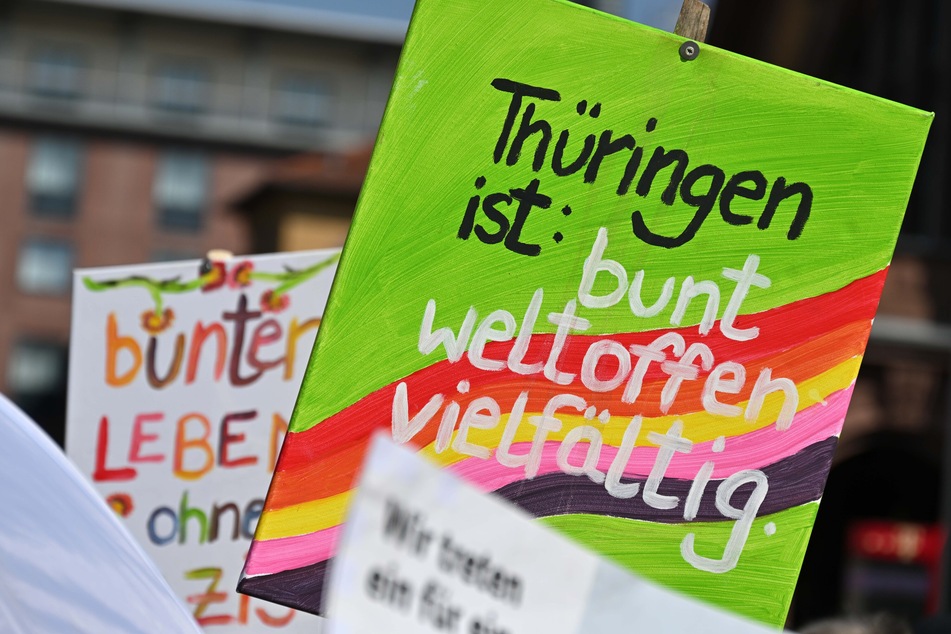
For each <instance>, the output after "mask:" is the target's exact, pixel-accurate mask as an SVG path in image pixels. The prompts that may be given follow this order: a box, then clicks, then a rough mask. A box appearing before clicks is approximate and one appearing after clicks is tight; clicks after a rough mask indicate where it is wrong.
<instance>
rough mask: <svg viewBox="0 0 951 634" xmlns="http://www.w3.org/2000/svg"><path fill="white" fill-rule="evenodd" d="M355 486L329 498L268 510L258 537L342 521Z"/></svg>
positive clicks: (313, 529) (289, 534)
mask: <svg viewBox="0 0 951 634" xmlns="http://www.w3.org/2000/svg"><path fill="white" fill-rule="evenodd" d="M352 494H353V489H351V490H350V491H345V492H343V493H338V494H337V495H332V496H330V497H329V498H323V499H320V500H314V501H313V502H304V503H303V504H297V505H295V506H288V507H285V508H282V509H277V510H272V511H267V512H265V513H263V514H262V515H261V519H260V520H259V521H258V529H257V532H256V533H255V535H254V537H255V539H257V540H265V539H280V538H281V537H295V536H297V535H305V534H307V533H316V532H317V531H321V530H324V529H325V528H330V527H332V526H337V525H338V524H342V523H343V520H344V517H345V516H346V514H347V507H348V506H349V504H350V496H351V495H352Z"/></svg>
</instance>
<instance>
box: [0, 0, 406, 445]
mask: <svg viewBox="0 0 951 634" xmlns="http://www.w3.org/2000/svg"><path fill="white" fill-rule="evenodd" d="M310 5H311V6H309V7H307V8H304V7H303V6H300V7H298V6H295V5H294V3H293V2H289V3H285V5H283V6H279V5H275V4H273V3H259V2H249V1H246V0H234V1H230V0H229V1H227V2H200V1H199V2H179V1H177V0H168V1H165V0H162V1H155V0H88V1H86V0H70V1H66V0H62V1H56V2H53V1H46V0H8V1H5V2H2V3H0V166H2V169H0V193H2V196H0V223H2V227H3V231H2V232H0V392H3V393H5V394H8V395H10V396H12V397H13V398H14V399H15V400H17V401H18V402H19V403H20V404H21V405H23V406H24V407H25V408H26V409H27V410H28V411H29V412H30V413H31V414H32V415H34V417H35V418H37V420H38V421H39V422H40V423H41V424H43V425H44V426H45V427H46V428H47V430H48V431H50V432H51V434H52V435H53V436H54V437H55V438H56V439H57V440H60V439H61V437H62V436H61V435H62V424H63V422H62V421H63V412H64V407H65V371H66V348H67V340H68V336H69V311H70V301H69V300H70V286H71V282H72V278H71V272H72V269H73V268H74V267H89V266H102V265H113V264H129V263H139V262H148V261H160V260H169V259H180V258H189V257H200V256H201V255H203V254H204V253H205V252H206V251H207V250H208V249H210V248H225V249H229V250H232V251H234V252H238V253H241V252H249V251H251V250H252V249H253V246H254V245H253V241H252V227H251V226H250V224H249V222H248V219H247V217H246V216H243V215H240V214H235V213H233V212H232V211H231V207H230V205H231V203H232V202H233V201H234V199H235V198H236V197H239V196H241V195H242V192H245V191H247V190H248V189H249V188H251V187H253V185H254V183H257V182H259V181H260V180H261V179H262V177H263V176H264V175H266V174H268V173H270V170H271V169H272V166H273V165H274V164H275V161H280V160H281V159H283V158H284V157H287V156H290V155H292V154H295V153H298V152H300V151H301V150H308V151H315V150H316V151H320V152H323V153H327V154H334V153H336V152H341V151H344V150H345V149H347V148H351V147H366V146H368V145H369V144H370V143H371V142H372V139H373V138H374V135H375V133H376V129H377V127H378V125H379V120H380V118H381V116H382V112H383V108H384V105H385V102H386V97H387V95H388V93H389V88H390V84H391V83H392V78H393V74H394V72H395V68H396V62H397V59H398V55H399V46H400V43H401V42H402V38H403V35H404V33H405V29H406V24H407V19H408V16H409V11H410V9H411V8H412V0H408V1H407V0H398V1H394V2H391V3H386V4H379V7H381V8H380V9H379V11H378V12H377V13H378V15H374V14H373V11H374V8H375V6H376V5H374V4H373V3H367V2H362V3H355V5H354V7H356V8H355V9H353V10H352V11H350V12H349V13H348V12H347V11H348V9H347V8H346V4H343V5H341V3H335V2H330V1H328V0H324V1H317V2H312V3H310ZM320 5H326V8H321V6H320ZM358 5H359V6H358ZM341 6H342V7H343V8H342V9H341V10H340V11H334V10H333V9H334V7H341ZM300 246H304V245H303V244H302V245H300Z"/></svg>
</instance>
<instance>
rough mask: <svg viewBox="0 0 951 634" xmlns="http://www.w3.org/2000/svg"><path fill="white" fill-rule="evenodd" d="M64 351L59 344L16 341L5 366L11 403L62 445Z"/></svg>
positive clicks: (63, 424) (65, 357) (64, 405)
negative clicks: (17, 406)
mask: <svg viewBox="0 0 951 634" xmlns="http://www.w3.org/2000/svg"><path fill="white" fill-rule="evenodd" d="M66 368H67V350H66V346H65V345H62V344H60V343H49V342H36V341H20V342H18V343H17V344H16V345H15V346H14V347H13V350H12V353H11V355H10V361H9V365H8V366H7V390H8V393H9V394H10V397H11V398H12V399H13V401H14V402H15V403H16V404H17V405H19V406H20V407H21V408H22V409H23V411H25V412H26V413H27V414H28V415H29V416H30V417H31V418H32V419H33V420H34V421H36V422H37V423H38V424H39V425H40V426H41V427H42V428H43V429H45V430H46V432H47V433H48V434H49V435H50V436H52V438H53V440H55V441H56V442H57V443H59V444H60V445H62V444H63V432H64V426H65V419H66Z"/></svg>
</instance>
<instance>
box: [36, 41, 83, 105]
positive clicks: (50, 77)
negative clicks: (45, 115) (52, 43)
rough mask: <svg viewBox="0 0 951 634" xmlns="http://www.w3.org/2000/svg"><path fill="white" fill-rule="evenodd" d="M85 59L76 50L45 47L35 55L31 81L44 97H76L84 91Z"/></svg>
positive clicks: (37, 91)
mask: <svg viewBox="0 0 951 634" xmlns="http://www.w3.org/2000/svg"><path fill="white" fill-rule="evenodd" d="M83 70H84V68H83V60H82V58H81V57H80V55H79V54H78V53H76V52H75V51H71V50H67V49H62V48H44V49H42V50H39V51H37V52H36V54H35V55H34V56H33V60H32V66H31V69H30V81H31V86H32V88H33V92H35V93H36V94H38V95H42V96H44V97H58V98H66V99H69V98H75V97H78V96H79V95H80V93H81V92H82V80H83Z"/></svg>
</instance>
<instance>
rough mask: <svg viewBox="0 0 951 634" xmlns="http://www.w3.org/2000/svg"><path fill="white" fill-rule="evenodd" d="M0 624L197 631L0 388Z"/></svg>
mask: <svg viewBox="0 0 951 634" xmlns="http://www.w3.org/2000/svg"><path fill="white" fill-rule="evenodd" d="M0 482H3V484H4V486H3V487H0V506H2V508H3V513H0V588H2V591H0V632H5V633H11V634H26V633H28V632H73V633H76V634H134V633H141V634H187V633H189V632H191V633H196V632H199V631H200V630H199V629H198V626H197V625H196V624H195V622H194V620H193V619H192V618H191V616H190V615H189V614H188V612H187V611H186V609H185V606H184V605H183V604H182V603H181V601H179V600H178V598H177V597H176V596H175V595H174V594H173V593H172V589H171V588H169V587H168V584H167V583H166V582H165V580H164V579H163V578H162V576H161V574H159V571H158V570H157V569H156V568H155V564H153V563H152V562H151V561H150V560H149V558H148V557H147V556H146V555H145V553H144V552H143V551H142V549H141V548H140V547H139V545H138V544H137V543H136V542H135V540H133V539H132V537H131V536H130V535H129V533H128V531H126V530H125V529H124V528H123V527H122V525H121V524H120V523H119V521H118V520H117V519H116V518H115V516H114V514H113V513H112V511H110V510H109V509H108V508H107V507H106V505H105V504H104V503H103V501H102V499H101V498H100V497H99V495H98V494H97V493H96V492H95V491H93V489H92V487H90V486H89V483H88V482H86V480H85V478H83V476H82V475H81V474H80V473H79V472H78V471H77V470H76V468H75V467H74V466H73V464H72V463H71V462H70V461H69V460H67V459H66V457H65V456H64V455H63V452H62V451H61V450H60V448H59V447H57V446H56V445H55V444H54V443H53V441H52V440H50V438H49V436H47V435H46V434H45V433H43V430H41V429H40V428H39V427H37V425H36V423H34V422H33V421H32V420H30V419H29V418H28V417H27V416H26V414H24V413H23V412H21V411H20V410H19V409H17V407H16V406H15V405H14V404H13V403H11V402H10V401H8V400H7V399H6V398H5V397H4V396H2V395H0Z"/></svg>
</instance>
